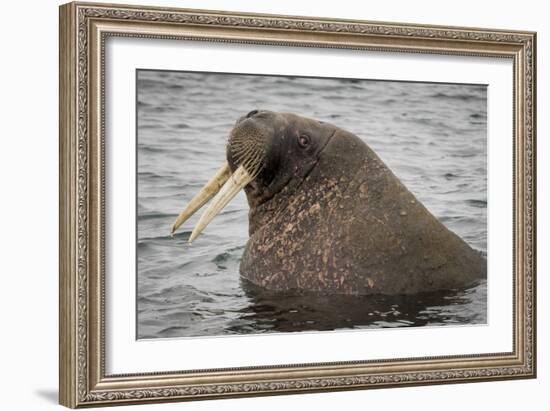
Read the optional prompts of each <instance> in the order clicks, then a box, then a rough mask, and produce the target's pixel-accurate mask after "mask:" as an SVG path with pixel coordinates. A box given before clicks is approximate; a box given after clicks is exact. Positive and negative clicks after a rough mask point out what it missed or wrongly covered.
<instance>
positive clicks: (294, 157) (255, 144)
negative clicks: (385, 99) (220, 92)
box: [172, 110, 487, 295]
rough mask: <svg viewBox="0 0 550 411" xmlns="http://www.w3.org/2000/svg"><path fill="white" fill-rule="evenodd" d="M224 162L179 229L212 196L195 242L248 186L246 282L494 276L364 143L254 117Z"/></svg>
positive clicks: (316, 283)
mask: <svg viewBox="0 0 550 411" xmlns="http://www.w3.org/2000/svg"><path fill="white" fill-rule="evenodd" d="M226 157H227V162H226V163H225V165H224V166H223V167H222V168H221V169H220V170H219V171H218V173H217V174H216V175H215V176H214V177H213V178H212V179H211V180H210V181H209V182H208V183H207V184H206V185H205V186H204V188H203V189H202V190H201V191H200V192H199V193H198V194H197V195H196V196H195V197H194V198H193V200H192V201H191V202H190V203H189V205H188V206H187V207H186V208H185V209H184V210H183V211H182V212H181V213H180V215H179V216H178V218H177V220H176V222H175V223H174V225H173V226H172V233H174V232H175V230H177V228H178V227H179V226H181V224H182V223H183V222H184V221H186V220H187V219H188V218H189V217H190V216H191V215H193V214H194V213H195V212H196V211H197V210H198V209H199V208H201V207H202V206H203V205H204V204H206V203H207V202H208V201H209V200H210V199H212V198H213V199H212V201H211V203H210V204H209V206H208V207H207V209H206V210H205V211H204V213H203V214H202V216H201V217H200V219H199V221H198V222H197V224H196V226H195V228H194V230H193V232H192V234H191V236H190V238H189V242H190V243H191V242H192V241H193V240H195V239H196V237H197V236H198V235H199V234H200V233H201V231H202V230H203V229H204V228H205V227H206V226H207V225H208V223H209V222H210V221H211V220H212V219H213V218H214V217H215V216H216V214H218V213H219V212H220V211H221V210H222V209H223V207H225V205H226V204H227V203H229V201H231V199H232V198H233V197H234V196H235V195H236V194H237V193H238V192H239V191H240V190H242V189H244V191H245V193H246V197H247V200H248V204H249V206H250V211H249V218H248V219H249V221H248V222H249V239H248V242H247V244H246V247H245V250H244V254H243V257H242V260H241V263H240V274H241V276H242V278H244V279H245V280H248V281H250V282H251V283H252V284H254V285H255V286H258V287H260V288H262V289H266V290H269V291H270V292H271V291H273V292H284V293H326V294H346V295H367V294H388V295H399V294H415V293H420V292H430V291H435V290H454V289H462V288H466V287H468V286H470V285H473V284H475V283H476V282H478V281H479V280H482V279H483V278H485V277H486V266H487V263H486V260H485V258H484V257H483V256H482V255H481V253H480V252H479V251H476V250H474V249H472V248H471V247H470V246H469V245H468V244H467V243H466V242H465V241H464V240H462V239H461V238H460V237H458V236H457V235H456V234H455V233H453V232H451V231H450V230H449V229H447V228H446V227H445V226H444V225H443V224H442V223H441V222H440V221H438V220H437V218H435V217H434V216H433V215H432V214H431V213H430V212H429V211H428V209H427V208H426V207H424V206H423V205H422V204H421V203H420V202H419V201H418V200H417V198H416V197H415V196H414V195H413V194H412V193H411V192H410V191H409V190H408V189H407V188H406V187H405V186H404V185H403V184H402V183H401V182H400V180H399V179H398V178H397V177H396V176H395V175H394V174H393V173H392V171H391V170H390V169H389V168H388V167H387V166H386V165H385V164H384V162H383V161H382V160H381V159H380V158H379V157H378V156H377V155H376V153H375V152H374V151H373V150H372V149H371V148H370V147H369V146H368V145H367V144H365V143H364V142H363V141H362V140H361V139H360V138H359V137H357V136H356V135H354V134H352V133H351V132H349V131H346V130H343V129H341V128H339V127H337V126H335V125H333V124H329V123H326V122H322V121H317V120H314V119H309V118H305V117H301V116H299V115H296V114H291V113H277V112H272V111H266V110H253V111H251V112H249V113H248V114H246V115H245V116H242V117H241V118H239V119H238V120H237V122H236V124H235V125H234V127H233V128H232V130H231V131H230V134H229V139H228V143H227V149H226Z"/></svg>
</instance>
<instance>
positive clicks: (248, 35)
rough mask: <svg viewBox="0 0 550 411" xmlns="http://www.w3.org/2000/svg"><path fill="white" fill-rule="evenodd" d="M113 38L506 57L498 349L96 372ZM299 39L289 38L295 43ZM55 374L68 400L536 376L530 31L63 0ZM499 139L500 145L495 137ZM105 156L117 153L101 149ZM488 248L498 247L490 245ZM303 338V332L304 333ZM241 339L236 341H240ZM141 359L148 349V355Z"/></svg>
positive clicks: (103, 348) (104, 289)
mask: <svg viewBox="0 0 550 411" xmlns="http://www.w3.org/2000/svg"><path fill="white" fill-rule="evenodd" d="M112 38H127V39H141V40H142V41H147V40H170V41H173V42H182V43H185V42H189V41H199V42H205V43H216V44H218V45H224V44H227V45H231V44H241V45H253V46H257V47H291V48H293V47H295V48H311V49H315V50H317V49H318V50H354V51H358V52H365V53H366V52H379V53H397V54H401V55H404V56H409V55H415V56H418V55H420V56H454V57H459V58H460V57H468V56H470V57H476V58H482V59H483V58H498V59H503V60H506V61H509V62H511V64H512V73H513V75H512V76H511V78H510V79H509V80H510V87H511V88H512V90H513V93H512V96H513V111H512V112H511V113H510V118H509V119H503V121H504V120H506V121H510V122H511V124H513V127H512V129H511V130H509V131H510V133H511V135H512V141H508V143H507V144H509V145H510V147H511V148H512V161H511V162H510V163H511V164H510V166H511V167H512V175H510V176H508V177H506V178H507V179H508V181H509V182H511V187H512V190H513V192H512V193H511V196H512V199H513V200H512V205H511V210H512V219H511V220H512V221H509V222H508V223H509V224H510V225H511V227H512V233H511V235H512V237H513V248H512V249H511V250H510V249H503V250H500V253H503V254H502V255H508V254H509V253H511V254H512V262H513V266H512V272H511V278H512V284H511V289H512V295H511V297H510V301H511V307H512V310H511V311H512V312H511V313H510V316H511V324H512V325H511V329H512V332H511V335H510V336H509V338H510V340H511V347H512V349H511V350H508V351H505V352H500V351H496V352H487V353H475V354H462V355H434V356H420V355H419V356H415V355H413V356H408V357H405V358H377V359H357V358H353V359H351V358H350V359H349V360H347V361H327V362H307V361H295V362H292V363H288V364H271V363H270V359H269V358H265V360H264V362H263V365H253V366H247V365H246V364H244V363H243V364H242V365H241V366H231V367H222V368H212V367H198V368H195V367H194V368H188V369H174V370H169V371H158V370H150V371H148V370H144V371H142V372H139V373H113V374H112V373H108V372H107V371H106V356H107V355H108V354H109V353H108V352H107V351H108V349H107V345H108V344H107V343H106V334H107V333H108V332H109V331H108V330H109V329H110V325H109V324H108V321H109V319H108V316H107V315H106V308H105V303H106V300H107V297H106V294H108V293H109V292H110V290H109V289H108V284H109V283H108V281H107V279H106V271H107V266H108V264H107V262H106V261H107V260H108V259H109V258H110V256H109V255H108V251H107V247H106V241H108V240H109V239H108V238H107V237H108V231H107V230H106V217H105V215H106V208H108V207H110V206H111V205H110V204H108V201H106V191H105V190H106V180H107V173H106V162H107V161H106V158H107V157H108V156H109V155H110V153H108V150H109V147H108V146H107V145H106V140H105V135H106V127H105V116H106V112H105V111H106V109H105V107H106V99H107V97H106V94H108V93H109V83H108V82H106V79H105V70H106V59H108V58H111V54H109V53H108V52H107V51H106V43H107V42H108V40H109V39H112ZM300 50H301V49H300ZM59 110H60V117H59V118H60V143H59V153H60V177H59V178H60V180H59V181H60V193H59V196H60V198H59V202H60V227H59V233H60V255H59V260H60V273H59V292H60V308H59V320H60V334H59V339H60V351H59V361H60V382H59V388H60V391H59V400H60V403H61V404H62V405H65V406H67V407H71V408H78V407H86V406H105V405H118V404H130V403H144V402H163V401H174V400H178V401H186V400H199V399H215V398H227V397H244V396H255V395H275V394H297V393H307V392H326V391H333V390H351V389H371V388H385V387H399V386H414V385H427V384H444V383H467V382H478V381H494V380H505V379H520V378H535V377H536V171H535V170H536V34H535V33H533V32H527V31H521V32H519V31H507V30H493V29H479V28H461V27H443V26H435V25H412V24H402V23H382V22H367V21H354V20H338V19H320V18H312V17H295V16H276V15H260V14H247V13H233V12H223V11H204V10H188V9H171V8H160V7H143V6H139V7H136V6H121V5H110V4H95V3H78V2H73V3H69V4H65V5H62V6H61V7H60V108H59ZM502 144H506V143H502ZM109 161H113V162H115V163H116V162H117V160H116V158H114V159H113V158H111V160H109ZM500 253H499V254H500ZM312 338H313V337H312ZM241 341H244V340H241ZM150 361H153V362H154V359H150Z"/></svg>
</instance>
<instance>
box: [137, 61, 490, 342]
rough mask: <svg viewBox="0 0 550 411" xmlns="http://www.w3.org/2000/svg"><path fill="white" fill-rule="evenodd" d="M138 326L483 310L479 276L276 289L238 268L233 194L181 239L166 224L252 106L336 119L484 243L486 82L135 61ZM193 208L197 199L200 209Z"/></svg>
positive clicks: (450, 316) (362, 324)
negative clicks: (436, 282)
mask: <svg viewBox="0 0 550 411" xmlns="http://www.w3.org/2000/svg"><path fill="white" fill-rule="evenodd" d="M137 86H138V87H137V90H138V170H137V171H138V199H137V201H138V204H137V208H138V239H137V254H138V256H137V259H138V272H137V279H138V281H137V285H138V298H137V322H138V327H137V329H138V337H139V338H159V337H163V338H167V337H191V336H206V335H208V336H211V335H229V334H246V333H256V334H257V333H265V332H293V331H312V330H335V329H351V328H357V329H359V328H380V327H404V326H424V325H431V326H435V325H452V324H480V323H486V320H487V314H486V310H487V308H486V299H487V297H486V295H487V294H486V291H487V290H486V287H487V285H486V282H483V283H481V284H479V285H478V286H476V287H473V288H471V289H469V290H461V291H458V292H445V293H443V292H441V293H430V294H424V295H416V296H408V297H403V296H401V297H384V296H374V297H373V296H371V297H344V296H317V297H313V296H308V297H288V296H287V297H284V296H279V295H273V294H268V293H265V292H262V291H259V290H256V289H251V288H250V286H248V285H247V284H246V283H244V282H242V281H241V280H240V278H239V273H238V272H239V261H240V258H241V255H242V253H243V250H244V245H245V243H246V240H247V238H248V216H247V214H248V206H247V203H246V198H245V196H244V194H243V193H241V194H239V195H238V196H237V197H236V198H235V199H234V200H233V201H232V202H231V203H230V204H229V205H228V206H227V207H226V208H225V209H224V210H223V212H222V213H221V214H220V215H218V216H217V217H216V218H215V219H214V221H213V222H212V223H210V225H209V226H208V227H207V229H206V230H205V232H204V233H203V234H201V236H200V237H199V238H198V240H196V241H195V242H194V243H193V245H191V246H190V245H188V244H187V239H188V237H189V235H190V230H191V229H192V227H193V226H194V224H195V223H196V221H197V219H198V215H196V216H194V217H193V218H191V219H190V220H189V221H188V222H187V223H185V224H184V225H183V226H182V227H181V228H180V230H179V232H178V233H177V234H176V235H175V236H174V237H173V238H172V237H170V226H171V224H172V223H173V222H174V219H175V218H176V216H177V214H178V213H179V212H180V211H181V210H182V209H183V207H184V206H185V205H186V204H187V202H188V201H189V200H190V199H191V198H192V197H193V196H194V195H195V193H196V192H197V191H198V190H199V189H200V188H201V187H202V186H203V185H204V183H205V182H206V181H207V180H208V179H209V178H210V177H211V176H212V175H213V174H214V173H215V172H216V171H217V170H218V168H219V167H220V166H221V164H222V163H223V161H224V159H225V143H226V139H227V135H228V132H229V130H230V128H231V126H232V125H233V124H234V122H235V120H236V119H237V118H238V117H239V116H241V115H243V114H245V113H247V112H248V111H250V110H252V109H256V108H260V109H268V110H273V111H286V112H295V113H297V114H301V115H304V116H307V117H313V118H316V119H319V120H325V121H328V122H332V123H334V124H336V125H337V126H339V127H341V128H345V129H347V130H349V131H351V132H353V133H355V134H357V135H358V136H359V137H361V138H362V139H363V140H364V141H365V142H366V143H367V144H369V145H370V147H371V148H373V149H374V150H375V151H376V152H377V153H378V155H379V156H380V157H381V158H382V159H383V160H384V162H385V163H386V164H387V165H388V166H389V167H390V169H391V170H392V171H393V172H394V173H395V174H396V175H397V176H398V177H399V178H400V179H401V181H402V182H403V183H404V184H405V185H406V186H407V187H408V188H409V189H410V190H411V191H412V192H413V193H414V194H415V195H416V196H417V198H418V199H419V200H420V201H421V202H422V203H423V204H424V205H425V206H426V207H427V208H428V209H429V210H430V211H431V212H432V213H433V214H434V215H435V216H436V217H437V218H439V220H440V221H441V222H442V223H443V224H445V225H446V226H447V227H448V228H450V229H451V230H452V231H454V232H455V233H457V234H458V235H459V236H460V237H462V238H463V239H464V240H465V241H467V242H468V243H469V244H470V245H471V246H472V247H474V248H476V249H478V250H480V251H482V252H484V253H485V252H486V248H487V216H486V214H487V163H486V154H487V146H486V144H487V139H486V135H487V124H486V123H487V118H486V112H487V107H486V104H487V99H486V88H485V86H479V85H453V84H426V83H409V82H386V81H367V80H337V79H309V78H298V77H266V76H245V75H224V74H209V73H184V72H163V71H145V70H140V71H138V83H137ZM199 214H200V213H199Z"/></svg>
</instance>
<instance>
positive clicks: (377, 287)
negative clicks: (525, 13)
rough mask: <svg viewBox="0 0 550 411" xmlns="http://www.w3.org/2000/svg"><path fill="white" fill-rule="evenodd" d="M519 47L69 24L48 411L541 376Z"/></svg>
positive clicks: (504, 39)
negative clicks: (56, 316) (54, 373)
mask: <svg viewBox="0 0 550 411" xmlns="http://www.w3.org/2000/svg"><path fill="white" fill-rule="evenodd" d="M535 40H536V36H535V33H532V32H518V31H507V30H486V29H478V28H476V29H473V28H458V27H441V26H431V25H430V26H428V25H426V26H421V25H409V24H397V23H378V22H365V21H351V20H331V19H319V18H312V17H290V16H275V15H257V14H245V13H231V12H221V11H201V10H187V9H167V8H155V7H134V6H120V5H117V6H115V5H107V4H91V3H69V4H66V5H63V6H61V8H60V403H61V404H63V405H65V406H68V407H73V408H74V407H83V406H104V405H115V404H128V403H140V402H152V401H168V400H198V399H205V398H207V399H214V398H223V397H238V396H250V395H265V394H290V393H301V392H314V391H325V390H344V389H369V388H380V387H395V386H409V385H419V384H439V383H459V382H460V383H463V382H476V381H487V380H499V379H512V378H533V377H535V375H536V349H535V347H536V330H535V323H536V321H535V319H536V318H535V314H536V312H535V310H536V304H535V303H536V301H535V295H536V294H535V252H536V237H535V218H536V214H535V134H536V124H535V85H536V80H535V67H536V53H535V50H536V43H535Z"/></svg>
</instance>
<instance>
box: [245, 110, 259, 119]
mask: <svg viewBox="0 0 550 411" xmlns="http://www.w3.org/2000/svg"><path fill="white" fill-rule="evenodd" d="M259 112H260V111H259V110H252V111H251V112H250V113H248V114H247V115H246V118H250V117H252V116H253V115H254V114H258V113H259Z"/></svg>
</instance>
